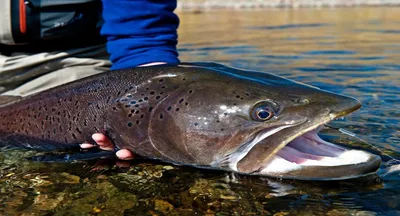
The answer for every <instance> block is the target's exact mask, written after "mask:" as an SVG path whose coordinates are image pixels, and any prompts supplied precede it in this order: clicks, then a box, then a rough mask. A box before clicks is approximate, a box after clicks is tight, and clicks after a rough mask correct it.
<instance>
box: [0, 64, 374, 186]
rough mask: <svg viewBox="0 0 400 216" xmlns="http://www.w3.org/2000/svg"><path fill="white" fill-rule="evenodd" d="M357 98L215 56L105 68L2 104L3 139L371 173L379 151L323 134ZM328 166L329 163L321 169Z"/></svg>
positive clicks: (294, 170) (315, 175)
mask: <svg viewBox="0 0 400 216" xmlns="http://www.w3.org/2000/svg"><path fill="white" fill-rule="evenodd" d="M359 107H360V103H359V101H357V100H355V99H353V98H350V97H346V96H342V95H338V94H334V93H331V92H327V91H323V90H321V89H318V88H316V87H312V86H309V85H305V84H302V83H299V82H296V81H293V80H289V79H285V78H282V77H279V76H276V75H273V74H269V73H263V72H254V71H244V70H239V69H234V68H229V67H225V66H223V65H219V64H197V65H196V64H185V65H179V66H154V67H145V68H135V69H131V70H120V71H110V72H106V73H102V74H99V75H95V76H91V77H88V78H85V79H82V80H78V81H75V82H72V83H69V84H66V85H63V86H60V87H56V88H53V89H50V90H47V91H45V92H42V93H38V94H36V95H33V96H29V97H26V98H21V99H19V100H18V101H15V102H8V103H7V104H6V105H3V106H1V107H0V119H1V120H0V121H1V124H0V143H1V144H2V145H8V146H23V147H29V148H36V149H49V150H52V149H59V148H68V147H71V146H75V145H77V144H79V143H83V142H88V141H91V135H92V134H93V133H97V132H101V133H105V134H106V135H107V136H108V137H110V138H111V140H112V141H113V142H114V144H115V145H116V147H117V148H119V149H122V148H127V149H129V150H131V151H133V152H135V153H136V154H138V155H141V156H144V157H147V158H152V159H159V160H163V161H167V162H172V163H175V164H183V165H192V166H198V167H204V168H211V169H222V170H228V171H234V172H239V173H245V174H256V175H266V176H277V177H282V178H297V179H343V178H352V177H356V176H359V175H363V174H366V173H370V172H374V171H376V170H377V168H378V167H379V164H380V162H381V161H380V158H379V157H378V156H375V155H372V154H369V153H367V152H364V151H356V150H347V149H345V148H343V147H340V146H337V145H334V144H332V143H328V142H325V141H323V140H321V139H320V138H319V137H318V136H317V134H316V132H318V128H320V126H322V125H323V124H325V123H327V122H329V121H331V120H333V119H335V118H338V117H341V116H344V115H347V114H348V113H351V112H353V111H355V110H357V109H358V108H359ZM327 168H329V169H327Z"/></svg>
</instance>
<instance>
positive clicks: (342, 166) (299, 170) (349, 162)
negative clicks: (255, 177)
mask: <svg viewBox="0 0 400 216" xmlns="http://www.w3.org/2000/svg"><path fill="white" fill-rule="evenodd" d="M321 128H322V126H320V127H318V128H317V129H314V130H311V131H308V132H306V133H304V134H302V135H300V136H298V137H296V138H295V139H293V140H292V141H290V142H289V143H287V144H286V145H285V146H284V147H283V148H281V149H280V150H279V151H278V152H277V153H276V154H275V155H273V156H272V157H271V159H270V160H269V161H268V162H267V163H266V164H265V165H263V166H262V167H261V168H260V169H259V170H258V171H257V173H255V174H259V175H260V174H261V175H268V176H275V177H282V178H296V179H308V180H311V179H312V180H323V179H329V180H334V179H348V178H356V177H359V176H363V175H365V174H368V173H372V172H374V171H376V170H377V169H378V168H379V165H380V163H381V159H380V157H378V156H376V155H373V154H370V153H368V152H365V151H362V150H353V149H346V148H344V147H341V146H339V145H336V144H333V143H330V142H327V141H325V140H323V139H321V138H320V137H319V136H318V134H317V133H318V132H319V130H320V129H321Z"/></svg>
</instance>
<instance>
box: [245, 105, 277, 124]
mask: <svg viewBox="0 0 400 216" xmlns="http://www.w3.org/2000/svg"><path fill="white" fill-rule="evenodd" d="M275 106H276V104H274V103H273V102H270V101H263V102H259V103H257V104H256V105H255V106H254V107H253V109H252V113H251V117H252V118H253V120H255V121H267V120H269V119H271V118H272V117H274V116H275V111H274V108H275Z"/></svg>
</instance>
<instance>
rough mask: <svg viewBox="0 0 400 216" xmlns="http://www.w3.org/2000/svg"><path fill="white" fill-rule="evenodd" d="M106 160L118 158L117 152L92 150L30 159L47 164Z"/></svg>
mask: <svg viewBox="0 0 400 216" xmlns="http://www.w3.org/2000/svg"><path fill="white" fill-rule="evenodd" d="M105 158H116V156H115V152H113V151H102V150H92V151H87V152H79V153H73V154H67V153H64V154H56V153H49V154H44V155H38V156H33V157H30V158H28V159H29V160H32V161H38V162H46V163H70V162H77V161H88V160H95V159H105Z"/></svg>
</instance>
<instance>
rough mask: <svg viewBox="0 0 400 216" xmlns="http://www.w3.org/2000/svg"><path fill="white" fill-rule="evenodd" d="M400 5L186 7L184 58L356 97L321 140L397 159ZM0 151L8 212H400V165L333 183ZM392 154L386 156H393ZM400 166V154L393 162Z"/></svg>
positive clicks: (2, 206)
mask: <svg viewBox="0 0 400 216" xmlns="http://www.w3.org/2000/svg"><path fill="white" fill-rule="evenodd" d="M398 10H399V9H398V8H384V7H379V8H357V9H352V8H343V9H298V10H285V9H280V10H261V11H215V12H207V13H181V14H179V15H180V18H181V26H180V30H179V35H180V45H179V52H180V56H181V60H182V61H191V62H193V61H213V62H218V63H222V64H226V65H228V66H234V67H239V68H245V69H251V70H260V71H267V72H272V73H276V74H278V75H281V76H286V77H288V78H292V79H295V80H298V81H301V82H305V83H308V84H312V85H315V86H318V87H320V88H322V89H327V90H330V91H334V92H338V93H342V94H345V95H349V96H353V97H355V98H358V99H359V100H360V101H361V102H362V104H363V107H362V108H361V109H360V110H359V111H357V112H355V113H353V114H352V115H350V116H347V117H346V118H344V119H342V120H337V121H335V122H333V123H331V125H332V126H335V127H340V128H344V129H346V130H349V131H351V132H354V133H356V134H357V135H359V137H361V138H362V139H364V140H366V141H367V142H369V143H370V144H371V145H372V146H371V145H369V144H365V143H363V142H361V141H360V140H357V139H355V138H352V137H349V136H347V135H345V134H342V133H340V132H339V131H337V130H324V131H322V132H321V135H322V136H324V137H325V138H326V139H328V140H330V141H334V142H338V143H342V144H344V145H348V146H352V147H354V148H360V149H364V150H367V151H370V152H374V153H377V154H380V155H382V157H383V159H384V160H385V162H387V161H389V160H390V157H393V158H397V159H400V97H399V94H400V73H399V70H400V64H399V60H400V43H399V42H400V27H399V24H400V14H399V13H398ZM35 154H36V153H35V152H21V151H7V152H2V153H0V214H5V215H32V214H34V215H53V214H55V215H91V214H98V215H123V214H126V215H163V214H169V215H178V214H179V215H193V214H195V213H197V214H199V215H203V214H209V215H353V214H354V215H400V199H399V198H400V172H399V171H397V172H396V171H394V172H388V169H389V168H392V169H396V168H397V169H399V168H398V167H397V166H391V165H385V164H383V165H382V167H381V169H380V171H379V172H378V175H377V176H376V175H375V176H370V177H366V178H362V179H356V180H348V181H338V182H302V181H287V180H279V179H268V178H260V177H249V176H237V175H232V174H229V173H224V172H210V171H205V170H198V169H192V168H187V167H177V166H172V165H169V164H161V163H153V162H148V161H136V162H132V163H131V164H130V165H131V167H130V168H121V167H117V166H110V165H109V163H107V162H103V163H102V164H99V163H97V164H95V163H94V162H90V163H73V164H43V163H38V162H31V161H28V160H25V159H24V158H25V157H27V156H30V155H35ZM388 155H390V157H389V156H388ZM397 164H398V163H397Z"/></svg>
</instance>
